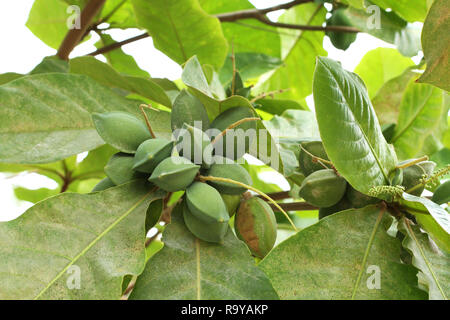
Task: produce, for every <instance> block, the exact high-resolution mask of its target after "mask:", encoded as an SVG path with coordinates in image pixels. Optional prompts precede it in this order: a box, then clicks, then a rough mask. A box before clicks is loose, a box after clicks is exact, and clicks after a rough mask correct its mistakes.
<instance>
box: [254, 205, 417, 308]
mask: <svg viewBox="0 0 450 320" xmlns="http://www.w3.org/2000/svg"><path fill="white" fill-rule="evenodd" d="M391 223H392V219H391V218H390V217H389V215H388V213H387V212H386V208H383V207H378V206H368V207H365V208H363V209H351V210H346V211H341V212H339V213H336V214H333V215H331V216H329V217H327V218H325V219H322V220H320V221H319V222H318V223H316V224H314V225H312V226H310V227H308V228H306V229H303V230H302V231H300V232H298V233H297V234H296V235H294V236H292V237H290V238H288V239H287V240H285V241H284V242H282V243H281V244H279V245H278V246H277V247H275V249H273V250H272V251H271V252H270V253H269V255H267V257H266V258H265V259H264V260H263V261H262V262H261V263H260V264H259V266H260V267H261V268H262V270H263V271H264V272H265V273H266V274H267V276H268V277H269V279H270V281H271V282H272V285H273V286H274V288H275V290H276V291H277V293H278V295H279V296H280V298H281V299H370V300H374V299H424V298H426V294H425V292H423V291H421V290H419V289H418V288H417V277H416V274H417V269H415V268H414V267H412V266H408V265H404V264H401V263H400V252H401V242H400V241H399V240H398V239H395V238H392V237H391V236H389V235H388V234H387V232H386V231H387V229H388V228H389V225H390V224H391ZM377 276H379V277H380V278H379V287H375V288H374V287H370V286H369V285H371V284H374V282H373V280H372V279H373V278H375V277H377Z"/></svg>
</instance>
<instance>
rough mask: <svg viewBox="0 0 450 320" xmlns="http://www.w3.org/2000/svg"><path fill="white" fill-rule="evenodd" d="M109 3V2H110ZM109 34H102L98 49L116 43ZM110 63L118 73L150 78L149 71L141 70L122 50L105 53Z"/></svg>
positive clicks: (97, 44)
mask: <svg viewBox="0 0 450 320" xmlns="http://www.w3.org/2000/svg"><path fill="white" fill-rule="evenodd" d="M108 2H109V1H108ZM116 42H117V41H115V40H114V39H113V38H112V37H111V36H110V35H109V34H105V33H102V34H100V40H99V41H98V42H97V43H96V44H95V46H96V47H97V48H102V47H105V46H107V45H111V44H114V43H116ZM103 56H104V57H105V58H106V60H107V61H108V63H109V64H110V65H111V66H112V67H113V68H114V69H115V70H116V71H117V72H120V73H123V74H127V75H130V76H138V77H150V75H149V74H148V72H147V71H144V70H142V69H141V68H139V66H138V64H137V63H136V60H134V58H133V57H132V56H130V55H128V54H126V53H125V52H124V51H123V50H122V48H116V49H114V50H111V51H109V52H106V53H103Z"/></svg>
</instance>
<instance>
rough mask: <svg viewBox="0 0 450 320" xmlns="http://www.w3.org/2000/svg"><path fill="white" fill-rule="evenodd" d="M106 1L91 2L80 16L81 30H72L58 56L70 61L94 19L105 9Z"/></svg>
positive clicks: (95, 0)
mask: <svg viewBox="0 0 450 320" xmlns="http://www.w3.org/2000/svg"><path fill="white" fill-rule="evenodd" d="M105 1H106V0H90V1H89V2H88V3H87V4H86V7H85V8H84V9H83V11H82V12H81V15H80V28H79V29H76V28H74V29H70V30H69V32H67V34H66V37H65V38H64V40H63V42H62V43H61V45H60V47H59V49H58V53H57V54H56V55H57V56H58V57H59V58H60V59H63V60H68V59H69V55H70V53H71V52H72V50H73V49H74V48H75V46H76V45H77V44H78V43H79V42H80V40H81V39H82V37H83V35H84V34H85V33H86V30H87V29H88V28H89V26H90V24H91V21H92V19H93V18H94V17H95V16H96V15H97V13H98V12H99V11H100V9H101V8H102V7H103V5H104V3H105Z"/></svg>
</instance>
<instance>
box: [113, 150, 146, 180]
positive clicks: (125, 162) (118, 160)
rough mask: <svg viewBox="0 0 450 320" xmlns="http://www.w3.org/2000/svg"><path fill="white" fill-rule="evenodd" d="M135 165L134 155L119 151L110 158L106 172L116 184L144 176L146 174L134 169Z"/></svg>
mask: <svg viewBox="0 0 450 320" xmlns="http://www.w3.org/2000/svg"><path fill="white" fill-rule="evenodd" d="M133 165H134V158H133V156H132V155H129V154H126V153H122V152H119V153H116V154H114V155H113V156H112V157H111V158H110V159H109V161H108V163H107V164H106V166H105V173H106V175H107V176H108V178H110V179H111V181H112V182H114V184H116V185H120V184H123V183H125V182H128V181H131V180H134V179H139V178H143V177H144V174H142V173H140V172H137V171H134V170H133Z"/></svg>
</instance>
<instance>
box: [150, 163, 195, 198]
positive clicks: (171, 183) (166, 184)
mask: <svg viewBox="0 0 450 320" xmlns="http://www.w3.org/2000/svg"><path fill="white" fill-rule="evenodd" d="M199 169H200V166H197V165H195V164H193V163H192V162H190V161H189V160H188V159H186V158H183V157H176V156H172V157H169V158H166V159H164V160H163V161H161V162H160V163H159V164H158V165H157V166H156V168H155V170H153V173H152V175H151V176H150V178H149V179H148V181H150V182H152V183H154V184H155V185H157V186H158V187H160V188H161V189H163V190H165V191H168V192H174V191H180V190H184V189H186V188H187V187H188V186H189V185H190V184H191V183H192V182H193V181H194V178H195V176H196V175H197V173H198V171H199Z"/></svg>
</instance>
